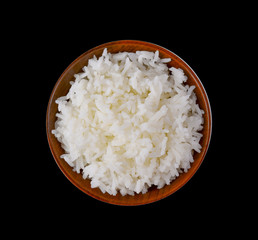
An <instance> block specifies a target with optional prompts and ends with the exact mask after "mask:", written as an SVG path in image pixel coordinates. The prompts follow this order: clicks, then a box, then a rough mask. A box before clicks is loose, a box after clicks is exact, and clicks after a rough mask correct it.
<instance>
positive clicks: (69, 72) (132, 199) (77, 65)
mask: <svg viewBox="0 0 258 240" xmlns="http://www.w3.org/2000/svg"><path fill="white" fill-rule="evenodd" d="M104 48H107V50H108V52H111V53H117V52H123V51H127V52H135V51H137V50H145V51H153V52H154V51H156V50H159V53H160V57H161V58H171V59H172V61H171V62H169V63H168V66H169V67H172V66H174V67H176V68H181V69H183V70H184V73H185V74H186V75H187V77H188V81H187V84H189V85H195V86H196V89H195V90H194V91H195V93H196V95H197V101H198V104H199V105H200V108H201V109H203V110H204V111H205V114H204V124H203V130H202V134H203V137H202V138H201V140H200V144H201V146H202V150H201V152H200V153H195V154H194V162H193V163H192V165H191V168H190V169H189V171H188V172H187V173H182V174H180V175H179V177H177V178H176V179H175V180H174V181H172V182H171V184H170V185H166V186H164V187H163V188H161V189H157V188H156V187H151V188H149V190H148V192H147V193H145V194H135V196H128V195H126V196H122V195H121V194H120V193H118V194H117V195H116V196H111V195H109V194H108V193H105V194H103V193H102V192H101V191H100V189H99V188H91V186H90V180H88V179H87V180H84V179H83V178H82V174H77V173H76V172H74V171H73V170H72V168H71V167H70V166H69V165H68V164H67V163H66V162H65V161H64V160H63V159H61V158H60V155H62V154H63V153H64V150H63V149H62V147H61V144H60V143H59V142H58V141H57V139H56V138H55V136H54V135H53V134H52V133H51V130H52V129H54V124H55V121H56V113H57V104H56V103H55V100H56V99H57V98H59V97H61V96H64V95H66V94H67V93H68V90H69V88H70V83H69V82H70V81H72V80H74V74H75V73H78V72H81V71H82V67H83V66H85V65H87V63H88V59H90V58H92V57H93V55H96V56H97V57H99V56H101V55H102V52H103V50H104ZM211 128H212V117H211V109H210V104H209V100H208V97H207V94H206V92H205V89H204V87H203V85H202V83H201V81H200V79H199V78H198V76H197V75H196V74H195V73H194V71H193V70H192V69H191V68H190V67H189V66H188V65H187V64H186V63H185V62H184V61H183V60H182V59H181V58H180V57H178V56H177V55H175V54H174V53H172V52H171V51H169V50H167V49H165V48H163V47H161V46H158V45H155V44H153V43H149V42H142V41H134V40H122V41H115V42H109V43H105V44H102V45H100V46H97V47H95V48H93V49H90V50H89V51H87V52H85V53H83V54H82V55H81V56H79V57H78V58H77V59H75V60H74V61H73V62H72V63H71V64H70V65H69V66H68V67H67V68H66V70H65V71H64V72H63V74H62V75H61V76H60V78H59V79H58V81H57V83H56V84H55V86H54V89H53V91H52V93H51V96H50V99H49V103H48V108H47V116H46V131H47V138H48V143H49V146H50V149H51V152H52V154H53V157H54V159H55V161H56V163H57V165H58V166H59V168H60V169H61V170H62V172H63V173H64V175H65V176H66V177H67V178H68V179H69V180H70V181H71V182H72V183H73V184H74V185H75V186H76V187H77V188H79V189H80V190H81V191H83V192H84V193H86V194H88V195H89V196H91V197H93V198H96V199H98V200H101V201H103V202H107V203H111V204H115V205H127V206H130V205H131V206H132V205H142V204H147V203H151V202H155V201H158V200H160V199H162V198H165V197H167V196H169V195H171V194H172V193H174V192H175V191H177V190H178V189H180V188H181V187H182V186H183V185H184V184H185V183H186V182H187V181H188V180H189V179H190V178H191V177H192V176H193V175H194V173H195V172H196V171H197V169H198V168H199V167H200V165H201V163H202V161H203V159H204V157H205V154H206V152H207V149H208V146H209V142H210V138H211Z"/></svg>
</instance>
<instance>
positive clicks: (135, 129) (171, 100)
mask: <svg viewBox="0 0 258 240" xmlns="http://www.w3.org/2000/svg"><path fill="white" fill-rule="evenodd" d="M170 60H171V59H160V58H159V52H158V51H156V52H155V53H154V52H147V51H137V52H136V53H132V52H120V53H117V54H111V53H108V52H107V49H105V50H104V51H103V54H102V56H101V57H100V58H98V59H97V58H96V57H95V56H94V57H93V58H92V59H90V60H89V62H88V65H87V66H85V67H83V69H82V70H83V72H81V73H78V74H75V75H74V77H75V80H74V81H73V82H71V88H70V90H69V92H68V94H67V95H66V96H63V97H60V98H59V99H57V100H56V103H57V104H58V113H57V114H56V116H57V121H56V123H55V130H52V133H53V134H54V135H55V136H56V138H57V139H58V141H59V142H60V143H61V144H62V147H63V149H64V150H65V154H63V155H62V156H61V157H62V158H63V159H64V160H65V161H66V162H67V163H68V164H69V165H70V166H71V167H73V169H74V171H76V172H77V173H78V174H82V175H83V178H84V179H86V178H89V179H90V180H91V187H92V188H96V187H99V188H100V190H101V191H102V192H103V193H105V192H108V193H109V194H111V195H116V194H117V193H118V192H120V193H121V194H122V195H126V194H130V195H134V194H135V193H146V192H147V191H148V188H149V187H151V186H153V185H155V186H157V188H162V187H163V186H164V185H165V184H170V183H171V181H173V180H174V179H175V178H176V177H178V176H179V174H180V173H181V172H183V171H184V172H187V171H188V169H189V168H190V167H191V163H192V162H193V161H194V159H193V154H194V151H196V152H200V150H201V145H200V144H199V141H200V138H201V137H202V134H201V133H199V131H200V130H202V124H203V117H202V114H203V113H204V111H203V110H201V109H200V108H199V106H198V104H197V103H196V95H195V93H194V91H193V90H194V88H195V87H194V86H188V85H186V84H185V82H186V81H187V77H186V76H185V75H184V72H183V70H181V69H176V68H174V67H171V68H168V66H167V65H166V63H167V62H170Z"/></svg>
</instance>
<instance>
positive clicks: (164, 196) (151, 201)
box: [46, 40, 213, 206]
mask: <svg viewBox="0 0 258 240" xmlns="http://www.w3.org/2000/svg"><path fill="white" fill-rule="evenodd" d="M127 43H131V44H136V45H148V46H151V47H154V48H160V49H162V50H163V51H164V50H165V51H167V52H168V53H169V54H171V55H173V56H175V57H176V58H178V59H179V60H180V61H181V62H182V63H183V64H184V65H185V67H187V68H188V70H189V71H190V73H191V74H193V76H195V78H196V79H197V80H198V82H199V83H200V87H201V92H202V93H203V96H204V98H205V104H206V103H207V110H208V114H207V116H208V119H209V132H208V140H207V145H206V146H205V149H202V150H201V151H202V152H203V155H202V158H201V160H199V163H198V165H197V166H196V169H195V171H193V172H192V173H191V174H188V175H187V177H186V178H185V180H184V181H182V182H181V183H180V184H178V185H177V186H176V187H175V188H174V190H173V191H172V192H167V193H166V194H164V195H162V197H161V198H159V199H153V200H150V201H148V200H149V199H148V200H147V201H146V202H143V203H133V204H128V203H127V204H126V203H124V202H123V203H121V202H112V201H105V200H104V199H102V198H101V197H99V196H97V195H94V194H92V193H90V192H88V191H85V189H83V188H82V187H81V186H80V185H79V184H77V183H76V181H75V180H74V179H73V178H71V177H70V176H68V174H67V173H66V170H65V169H64V168H63V167H62V166H61V164H60V163H59V160H58V158H59V157H60V156H57V155H56V153H55V151H54V148H53V146H52V144H51V141H50V134H52V133H51V131H52V130H49V114H50V105H51V102H52V101H53V98H54V94H55V92H56V89H57V87H58V86H59V84H60V82H61V81H62V79H63V76H64V75H65V74H66V73H67V72H68V71H69V69H70V68H71V67H72V66H73V65H74V64H75V63H76V62H78V61H80V59H81V58H83V57H84V56H85V55H87V54H89V53H90V52H93V51H95V50H97V49H99V48H103V47H108V46H110V45H114V44H127ZM212 125H213V121H212V110H211V105H210V101H209V98H208V94H207V92H206V89H205V88H204V85H203V83H202V81H201V80H200V78H199V76H198V75H197V74H196V73H195V72H194V70H193V69H192V68H191V67H190V66H189V65H188V63H186V62H185V61H184V60H183V59H182V58H181V57H179V56H178V55H177V54H175V53H174V52H172V51H171V50H169V49H167V48H165V47H163V46H160V45H158V44H156V43H152V42H149V41H142V40H115V41H110V42H106V43H102V44H99V45H97V46H95V47H93V48H90V49H88V50H87V51H85V52H83V53H82V54H81V55H79V56H78V57H77V58H75V59H74V60H73V61H72V62H71V63H70V64H69V65H68V66H67V67H66V68H65V70H64V71H63V72H62V74H61V75H60V76H59V78H58V80H57V81H56V83H55V85H54V87H53V89H52V91H51V94H50V97H49V100H48V105H47V111H46V135H47V140H48V145H49V148H50V150H51V153H52V156H53V157H54V159H55V162H56V164H57V165H58V167H59V169H60V170H61V171H62V173H63V174H64V175H65V176H66V178H67V179H68V180H69V181H70V182H71V183H72V184H73V185H74V186H76V187H77V188H78V189H80V190H81V191H82V192H83V193H85V194H87V195H89V196H91V197H93V198H95V199H97V200H99V201H102V202H104V203H109V204H112V205H121V206H139V205H145V204H149V203H153V202H157V201H159V200H161V199H164V198H166V197H168V196H170V195H172V194H173V193H175V192H176V191H178V190H179V189H181V188H182V187H183V186H184V185H185V184H186V183H187V182H188V181H189V180H190V179H191V178H192V177H193V176H194V175H195V173H196V172H197V170H198V169H199V167H200V166H201V164H202V163H203V160H204V159H205V156H206V154H207V152H208V149H209V146H210V142H211V136H212Z"/></svg>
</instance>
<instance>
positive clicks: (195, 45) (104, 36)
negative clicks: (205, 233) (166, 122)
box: [11, 3, 246, 236]
mask: <svg viewBox="0 0 258 240" xmlns="http://www.w3.org/2000/svg"><path fill="white" fill-rule="evenodd" d="M121 4H122V3H121ZM64 5H65V4H64ZM122 5H123V4H122ZM122 5H119V6H118V10H115V9H113V8H108V9H106V8H105V6H103V5H101V11H100V9H99V8H98V7H95V8H94V7H92V8H90V9H89V8H85V6H83V5H79V4H75V3H69V4H68V5H66V6H65V7H66V8H65V9H63V8H62V9H60V8H59V7H60V6H58V7H55V8H54V6H51V7H50V6H48V7H45V8H41V7H43V6H37V7H35V6H34V8H33V11H28V12H29V14H28V17H25V16H23V17H22V18H21V19H22V21H21V22H19V21H18V20H17V22H15V26H14V27H15V29H18V30H19V31H18V30H17V32H15V34H17V36H18V37H19V43H18V42H17V44H16V45H15V44H14V45H13V46H14V47H13V48H14V49H15V50H19V54H17V52H16V55H15V56H16V58H15V61H16V62H17V63H19V64H22V66H23V67H22V69H21V70H19V75H18V76H17V77H20V76H22V78H21V79H23V80H24V81H23V82H21V81H20V80H19V81H17V82H19V83H20V84H21V86H22V87H23V88H26V91H27V92H26V93H27V94H24V93H23V94H21V96H19V97H18V98H17V99H16V102H18V104H20V103H24V102H25V103H26V109H23V108H22V109H23V113H22V115H20V116H19V119H20V120H21V121H20V122H19V124H20V125H19V126H18V127H19V130H20V129H21V130H20V134H19V139H20V140H21V141H23V142H24V145H25V146H26V147H21V148H19V147H15V148H14V149H15V150H12V151H13V152H14V153H16V154H18V157H17V158H15V160H16V163H17V167H15V168H14V171H15V172H16V171H17V172H19V175H17V177H16V178H15V183H14V184H13V187H12V188H11V189H12V192H13V193H14V195H15V196H14V197H13V199H16V205H15V206H16V207H17V209H18V211H17V213H16V214H15V217H16V219H18V220H19V221H22V219H23V218H24V217H25V216H27V217H28V218H29V219H30V221H29V223H34V226H35V225H37V223H38V221H39V220H42V219H46V222H45V224H46V225H45V226H46V229H48V231H49V228H50V227H51V229H56V226H57V223H61V224H62V225H61V226H62V227H61V228H60V229H59V228H58V229H56V230H57V231H59V230H60V231H62V232H67V233H73V232H74V231H77V230H76V229H73V228H71V227H70V224H71V223H73V224H72V225H73V227H74V226H75V225H76V224H78V227H80V231H82V232H83V231H85V232H87V231H90V230H91V228H90V226H91V227H94V226H95V227H96V226H98V225H101V226H103V225H105V223H111V224H113V227H112V230H111V229H104V230H103V231H104V232H105V233H107V234H109V235H110V236H113V235H112V234H114V232H113V231H116V230H124V231H127V230H129V231H130V230H132V229H133V230H143V229H142V228H143V225H142V223H144V224H146V225H145V226H147V227H148V228H150V227H152V228H151V230H152V229H153V230H158V231H159V232H160V231H161V230H162V232H166V230H167V229H171V230H172V229H173V230H175V228H176V230H178V231H180V234H184V233H185V232H187V230H186V229H187V228H188V227H189V228H190V227H191V226H192V225H194V226H196V227H197V228H196V229H195V234H196V236H199V234H200V229H201V228H202V226H203V225H204V224H206V225H207V226H210V229H211V232H210V233H212V234H213V235H216V234H217V235H218V236H219V234H220V233H222V232H223V230H224V229H227V230H229V224H230V223H231V221H232V219H238V218H239V216H240V214H241V213H242V212H245V211H246V209H245V207H243V206H242V205H241V204H240V203H239V202H238V203H237V204H235V200H236V199H238V197H239V195H241V191H239V189H237V188H236V187H235V186H236V184H238V182H237V183H236V181H235V179H234V177H232V176H231V175H230V174H229V172H230V171H228V169H229V167H231V166H232V162H234V161H235V157H233V155H232V152H236V151H235V150H236V149H235V148H236V147H235V146H232V145H231V140H229V139H232V133H234V127H233V126H232V124H231V123H232V116H234V107H233V106H234V105H233V104H232V102H233V99H232V98H230V95H229V94H230V90H231V89H232V84H231V83H232V81H234V78H233V77H232V76H231V74H230V71H229V69H230V68H231V67H232V66H230V62H231V61H229V59H232V57H233V55H232V52H233V49H232V47H233V44H232V35H234V34H235V29H236V28H238V26H239V25H238V23H239V22H237V21H236V20H237V17H236V18H231V17H230V16H228V10H232V9H226V8H225V6H224V5H223V7H221V5H216V4H213V3H211V4H210V5H209V6H207V5H205V6H199V8H198V6H197V7H196V8H192V6H189V5H187V6H181V8H176V7H175V6H174V5H173V4H172V5H171V6H167V5H166V4H161V3H160V4H158V6H159V8H156V5H153V6H152V5H151V6H148V7H149V11H146V9H145V6H144V7H142V8H139V6H138V5H137V4H136V5H133V4H132V3H131V4H129V5H128V3H127V5H126V6H127V7H126V8H130V9H131V8H132V9H133V10H132V11H129V12H124V11H123V9H124V6H122ZM135 6H137V8H136V7H135ZM39 8H40V9H41V10H42V11H40V12H39V11H37V10H39ZM71 12H73V13H74V14H71ZM89 14H91V15H90V17H89ZM78 16H80V17H78ZM126 39H133V40H142V41H148V42H152V43H154V44H158V45H160V46H162V47H165V48H167V49H169V50H171V51H172V52H174V53H175V54H177V55H178V56H179V57H181V58H182V59H183V60H184V61H185V62H186V63H188V64H189V65H190V67H191V68H192V69H193V70H194V71H195V73H196V74H197V75H198V76H199V78H200V80H201V81H202V83H203V85H204V87H205V89H206V92H207V94H208V97H209V100H210V104H211V109H212V120H213V127H212V137H211V142H210V146H209V149H208V152H207V154H206V157H205V159H204V161H203V163H202V165H201V166H200V168H199V169H198V171H197V172H196V174H195V175H194V176H193V178H192V179H191V180H190V181H189V182H188V183H187V184H186V185H185V186H183V187H182V188H181V189H179V190H178V191H177V192H175V193H174V194H172V195H171V196H169V197H167V198H165V199H162V200H160V201H158V202H155V203H151V204H147V205H142V206H135V207H126V206H115V205H111V204H108V203H104V202H101V201H98V200H96V199H93V198H91V197H90V196H87V195H86V194H84V193H83V192H81V191H80V190H78V189H77V188H76V187H75V186H73V184H72V183H70V182H69V180H68V179H67V178H66V177H65V176H64V175H63V173H62V172H61V171H60V169H59V168H58V166H57V164H56V163H55V160H54V158H53V156H52V154H51V151H50V149H49V146H48V142H47V136H46V127H45V126H46V111H47V104H48V100H49V97H50V94H51V91H52V89H53V87H54V85H55V83H56V81H57V80H58V78H59V77H60V75H61V74H62V72H63V71H64V70H65V69H66V67H67V66H68V65H69V64H70V63H71V62H72V61H73V60H75V59H76V58H77V57H78V56H80V55H81V54H82V53H84V52H85V51H87V50H89V49H91V48H93V47H95V46H97V45H100V44H103V43H106V42H110V41H115V40H126ZM12 56H14V55H12ZM17 56H18V57H17ZM19 64H17V67H18V66H19ZM28 72H30V75H29V76H28V74H27V73H28ZM222 76H223V77H222ZM18 79H19V78H18ZM24 86H25V87H24ZM18 88H19V87H17V90H18V92H20V89H18ZM32 100H33V101H32ZM19 106H20V105H19ZM24 136H25V137H26V138H27V140H26V141H25V140H24ZM237 151H238V149H237ZM239 152H240V151H239ZM21 157H23V158H24V161H27V164H24V161H21V160H20V158H21ZM222 165H223V166H224V167H223V168H222V167H221V166H222ZM18 176H19V177H18ZM240 206H241V207H240ZM240 209H241V210H240ZM126 219H132V222H130V223H129V222H128V221H126ZM215 219H217V220H218V221H216V220H215ZM211 222H212V224H210V223H211ZM214 222H215V223H214ZM125 223H126V224H125ZM174 224H177V225H176V227H174ZM117 225H119V226H123V228H122V229H121V228H120V229H118V228H116V226H117ZM178 225H182V226H184V227H185V226H186V228H184V229H183V230H179V229H177V227H178ZM231 227H233V226H232V225H231ZM206 229H207V228H206ZM40 230H41V231H40V233H42V229H41V228H40ZM46 231H47V230H46ZM43 232H44V230H43ZM115 233H116V234H118V232H115ZM98 234H101V231H100V232H98ZM124 236H127V235H126V234H125V235H124Z"/></svg>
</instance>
